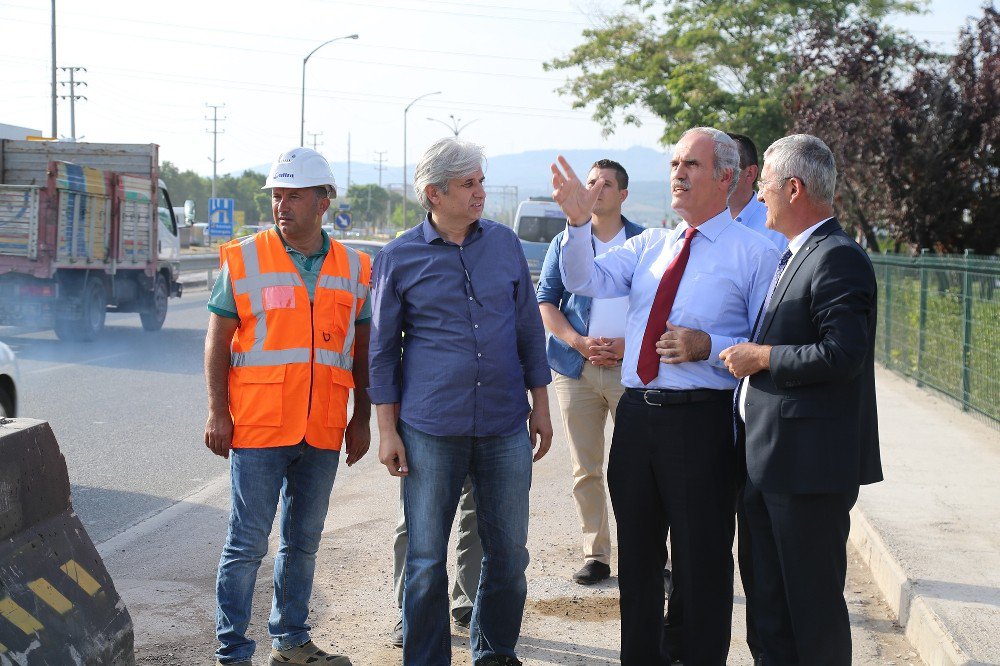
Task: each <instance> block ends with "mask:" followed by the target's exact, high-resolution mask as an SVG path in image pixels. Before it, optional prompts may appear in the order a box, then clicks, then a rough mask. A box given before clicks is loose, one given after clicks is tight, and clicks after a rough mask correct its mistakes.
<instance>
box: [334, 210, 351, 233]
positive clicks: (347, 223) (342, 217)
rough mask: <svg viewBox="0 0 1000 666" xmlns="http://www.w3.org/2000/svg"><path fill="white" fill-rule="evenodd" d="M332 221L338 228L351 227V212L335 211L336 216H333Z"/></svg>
mask: <svg viewBox="0 0 1000 666" xmlns="http://www.w3.org/2000/svg"><path fill="white" fill-rule="evenodd" d="M333 223H334V224H335V225H337V228H338V229H345V230H346V229H350V228H351V214H350V213H348V212H347V211H343V212H340V213H337V217H335V218H333Z"/></svg>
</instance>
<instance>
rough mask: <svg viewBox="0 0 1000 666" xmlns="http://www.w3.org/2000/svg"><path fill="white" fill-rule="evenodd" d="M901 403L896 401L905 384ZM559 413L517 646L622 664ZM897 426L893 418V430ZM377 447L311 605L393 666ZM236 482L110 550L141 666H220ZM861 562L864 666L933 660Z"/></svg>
mask: <svg viewBox="0 0 1000 666" xmlns="http://www.w3.org/2000/svg"><path fill="white" fill-rule="evenodd" d="M902 388H903V389H905V388H908V387H906V386H903V387H902ZM917 398H918V402H920V404H923V402H925V400H922V399H920V398H922V396H920V395H919V394H918V396H917ZM890 399H891V400H893V401H897V398H896V397H895V394H892V397H891V398H890ZM550 400H551V401H552V409H553V410H556V409H557V406H558V403H557V402H556V400H555V396H554V395H551V392H550ZM553 416H554V421H555V422H554V424H553V425H554V426H555V431H556V436H555V441H554V443H553V446H552V450H551V451H550V452H549V454H548V455H547V456H546V457H545V458H544V459H542V460H541V461H540V462H539V463H537V464H536V465H535V466H534V478H533V483H532V490H531V494H532V498H531V525H530V533H529V544H528V547H529V550H530V552H531V558H532V559H531V564H530V566H529V569H528V601H527V605H526V609H525V615H524V622H523V626H522V632H521V640H520V642H519V643H518V654H519V656H520V657H521V659H522V660H523V661H524V663H525V666H542V665H550V664H575V665H577V666H604V665H606V664H616V663H619V661H618V648H619V635H620V625H619V616H618V590H617V579H616V578H614V577H612V579H611V580H609V581H607V582H606V583H604V584H602V585H596V586H591V587H583V586H580V585H576V584H574V583H572V582H570V577H571V576H572V574H573V572H574V571H576V569H578V568H579V567H580V565H581V561H580V559H579V542H580V535H579V527H578V524H577V518H576V513H575V510H574V507H573V503H572V496H571V493H570V488H571V484H572V477H571V465H570V461H569V455H568V452H567V450H566V445H565V440H564V436H563V433H562V428H561V425H560V424H559V422H558V421H559V417H558V414H557V413H554V414H553ZM895 427H896V426H895V424H894V423H890V422H888V421H886V422H883V430H884V431H886V432H890V431H893V430H894V429H895ZM607 434H608V435H610V428H609V429H608V431H607ZM196 440H197V438H196V437H193V438H192V444H191V455H193V456H197V455H205V456H208V455H210V454H209V453H208V452H207V450H205V448H204V446H202V445H200V444H199V443H198V442H197V441H196ZM609 441H610V439H609ZM376 448H377V442H373V449H372V451H371V452H370V453H369V454H368V455H367V456H366V457H365V458H364V459H363V460H362V461H361V462H359V463H358V464H357V465H355V466H354V467H352V468H347V467H346V466H343V467H341V469H340V472H339V473H338V478H337V482H336V484H335V486H334V493H333V499H332V503H331V511H330V515H329V516H328V519H327V522H326V527H325V530H324V537H323V542H322V546H321V548H320V553H319V559H318V562H317V577H316V583H315V588H314V593H313V599H312V609H311V615H310V621H311V623H312V625H313V627H314V631H313V636H314V638H315V639H316V641H317V642H318V643H320V644H325V645H334V646H336V647H337V649H338V650H341V651H343V652H346V653H347V654H349V655H350V656H351V657H352V659H353V660H354V663H355V664H356V665H357V666H386V665H390V666H391V665H398V664H400V663H401V661H402V659H401V651H400V650H398V649H395V648H392V647H391V646H390V645H389V632H390V630H391V628H392V626H393V625H394V624H395V622H396V619H397V617H398V614H397V613H398V611H397V610H396V608H395V604H394V602H393V595H392V580H391V578H392V549H391V540H392V531H393V527H394V526H395V521H396V515H397V514H396V511H397V506H396V505H397V498H398V485H397V483H398V481H396V480H395V479H393V478H392V477H390V476H389V475H388V474H387V473H386V471H385V468H384V467H383V466H382V465H380V464H379V463H378V460H377V456H376V455H375V454H376ZM893 455H895V454H893ZM891 469H892V467H890V470H891ZM890 473H891V474H895V473H894V472H890ZM228 490H229V482H228V477H221V478H219V479H216V480H215V481H213V482H212V483H211V484H210V485H209V486H207V487H206V488H204V489H203V490H201V491H200V492H198V493H196V494H195V495H193V496H190V497H188V498H186V499H185V500H184V501H183V502H180V503H178V504H176V505H174V506H173V507H171V508H170V509H167V510H166V511H164V512H163V513H161V514H158V515H157V516H155V517H153V518H151V519H150V520H148V521H146V522H144V523H141V524H140V525H137V526H136V527H134V528H132V529H130V530H129V531H127V532H125V533H122V534H120V535H118V536H116V537H114V538H112V539H111V540H109V541H106V542H104V543H103V544H100V545H99V546H98V549H99V551H100V552H101V554H102V556H103V557H104V560H105V563H106V565H107V567H108V569H109V572H110V573H111V575H112V577H113V578H114V581H115V585H116V587H117V589H118V591H119V593H120V594H121V596H122V599H123V600H124V601H125V603H126V604H127V606H128V609H129V612H130V613H131V615H132V618H133V621H134V623H135V645H136V663H137V664H139V665H140V666H153V665H156V666H168V665H169V666H173V665H175V664H177V665H184V666H187V665H188V664H203V663H210V659H209V655H211V653H212V651H213V650H214V648H215V636H214V615H215V596H214V585H215V569H216V565H217V563H218V558H219V552H220V550H221V547H222V541H223V539H224V537H225V532H226V518H227V511H228V503H229V497H228ZM871 491H872V489H871V488H866V489H863V490H862V493H861V494H862V497H863V498H864V499H866V500H867V499H870V498H869V496H870V495H872V494H873V493H872V492H871ZM890 509H891V507H890ZM613 527H614V523H612V528H613ZM273 536H274V534H272V537H273ZM273 552H274V546H273V545H272V547H271V553H272V554H273ZM849 562H850V564H849V571H848V581H847V589H846V594H847V600H848V609H849V611H850V614H851V624H852V636H853V640H854V654H855V659H854V663H855V664H860V665H864V666H885V665H886V664H898V665H900V666H902V665H903V664H914V665H915V664H917V663H920V662H919V660H918V659H917V658H916V655H915V653H913V652H912V648H911V647H910V645H909V644H908V643H907V642H906V640H905V638H904V637H903V636H902V632H901V630H900V629H899V628H898V627H895V626H894V624H893V619H894V618H893V617H892V614H891V612H890V610H889V608H888V606H887V605H886V604H885V603H884V602H883V601H882V600H881V598H880V595H879V592H878V590H877V588H876V587H875V585H874V584H873V583H871V582H870V577H869V574H868V570H867V569H866V568H865V566H864V564H862V563H861V562H860V558H859V556H858V555H857V553H855V552H852V553H851V557H850V558H849ZM272 565H273V559H272V558H271V557H270V556H269V557H268V558H266V559H265V561H264V563H263V565H262V567H261V571H260V575H259V577H258V583H257V589H256V594H255V599H254V619H253V622H252V624H251V627H250V632H249V634H250V635H251V636H253V637H255V638H256V639H257V640H258V641H260V642H261V644H260V645H259V647H258V659H257V661H256V662H255V663H257V664H258V666H260V665H261V664H264V663H265V662H266V654H267V651H268V650H267V643H268V641H267V626H266V623H267V615H268V610H269V608H268V605H269V602H270V596H271V590H270V585H271V581H270V572H271V567H272ZM612 572H613V573H617V562H613V563H612ZM734 595H735V605H734V613H733V633H732V646H731V650H730V655H729V664H731V665H734V666H750V665H751V663H752V662H751V660H750V655H749V652H748V651H747V647H746V643H745V642H744V640H743V638H744V636H745V631H746V630H745V624H744V623H745V619H744V618H745V599H744V596H743V590H742V587H741V584H740V582H739V580H738V578H737V581H736V589H735V590H734ZM996 626H1000V623H997V625H996ZM453 646H454V650H453V651H454V663H455V664H459V665H468V664H470V663H471V662H470V659H469V653H468V647H467V646H468V638H467V635H463V633H461V632H459V631H457V630H456V632H455V635H454V636H453Z"/></svg>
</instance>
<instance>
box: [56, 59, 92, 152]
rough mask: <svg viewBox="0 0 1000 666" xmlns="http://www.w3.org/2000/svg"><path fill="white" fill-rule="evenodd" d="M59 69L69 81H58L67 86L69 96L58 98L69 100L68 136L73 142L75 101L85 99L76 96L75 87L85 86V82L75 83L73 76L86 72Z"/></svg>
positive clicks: (80, 69)
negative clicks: (65, 73) (67, 73)
mask: <svg viewBox="0 0 1000 666" xmlns="http://www.w3.org/2000/svg"><path fill="white" fill-rule="evenodd" d="M59 69H61V70H62V71H64V72H69V81H60V83H61V84H62V85H64V86H69V94H68V95H60V96H59V98H60V99H68V100H69V135H70V138H71V139H73V141H76V100H78V99H87V98H86V97H84V96H83V95H77V94H76V87H77V86H86V85H87V84H86V83H85V82H83V81H77V80H76V79H75V78H74V75H75V74H76V73H77V72H86V71H87V68H86V67H60V68H59Z"/></svg>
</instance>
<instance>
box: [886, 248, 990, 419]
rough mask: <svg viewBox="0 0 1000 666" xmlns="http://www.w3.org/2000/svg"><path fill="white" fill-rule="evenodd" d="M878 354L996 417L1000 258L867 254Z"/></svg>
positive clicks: (966, 405) (966, 407) (889, 363)
mask: <svg viewBox="0 0 1000 666" xmlns="http://www.w3.org/2000/svg"><path fill="white" fill-rule="evenodd" d="M872 263H873V264H874V265H875V275H876V277H877V278H878V308H879V311H878V332H877V334H876V342H875V344H876V347H875V354H876V359H877V360H878V361H879V362H880V363H882V364H883V365H884V366H886V367H887V368H889V369H891V370H895V371H896V372H899V373H902V374H904V375H907V376H908V377H912V378H913V379H915V380H916V381H917V384H918V385H920V386H926V387H929V388H932V389H935V390H937V391H940V392H941V393H943V394H945V395H947V396H949V397H951V398H953V399H955V400H956V401H958V402H959V403H960V404H961V406H962V408H963V409H964V410H966V411H970V412H973V413H974V414H976V415H977V416H979V417H980V418H981V419H982V420H984V421H986V422H987V423H990V424H992V425H995V426H996V425H1000V260H998V258H997V257H974V256H971V255H968V256H961V255H958V256H956V255H949V256H941V255H930V254H927V253H924V254H922V255H920V256H917V257H913V256H901V255H890V254H881V255H872Z"/></svg>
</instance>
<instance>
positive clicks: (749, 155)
mask: <svg viewBox="0 0 1000 666" xmlns="http://www.w3.org/2000/svg"><path fill="white" fill-rule="evenodd" d="M729 138H730V139H732V140H733V141H735V142H736V145H737V146H738V147H739V149H740V177H739V179H737V181H736V189H735V190H733V193H732V194H731V195H730V196H729V212H730V214H731V215H732V216H733V219H734V220H736V221H737V222H739V223H740V224H742V225H743V226H744V227H746V228H747V229H752V230H753V231H756V232H757V233H759V234H761V235H763V236H764V237H766V238H767V239H769V240H770V241H771V242H772V243H774V245H775V247H777V248H778V252H784V251H785V248H786V247H788V239H787V238H785V237H784V236H782V235H781V234H779V233H778V232H777V231H775V230H774V229H768V228H767V225H765V224H764V223H765V221H766V220H767V205H766V204H765V203H764V202H763V201H760V200H759V199H757V192H756V191H755V190H754V189H753V186H754V185H755V184H756V183H757V176H758V175H760V166H758V163H757V146H756V145H755V144H754V142H753V140H752V139H751V138H750V137H748V136H747V135H746V134H735V133H733V132H729Z"/></svg>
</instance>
